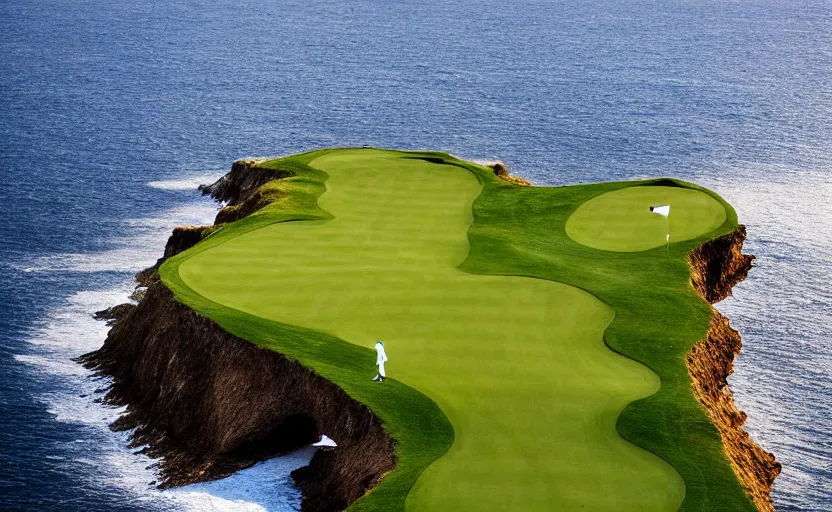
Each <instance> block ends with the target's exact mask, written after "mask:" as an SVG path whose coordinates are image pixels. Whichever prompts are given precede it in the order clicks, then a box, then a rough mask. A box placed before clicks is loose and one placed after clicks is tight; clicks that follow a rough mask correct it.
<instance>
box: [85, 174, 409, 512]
mask: <svg viewBox="0 0 832 512" xmlns="http://www.w3.org/2000/svg"><path fill="white" fill-rule="evenodd" d="M291 175H292V173H291V172H288V171H275V170H271V169H261V168H258V167H256V165H255V163H254V162H235V164H234V166H233V167H232V170H231V172H230V173H228V174H227V175H226V176H224V177H223V178H221V179H220V180H219V181H217V182H216V183H214V184H213V185H209V186H206V187H201V189H202V190H203V193H205V194H210V195H211V196H212V197H214V198H215V199H217V200H218V201H221V202H227V206H226V207H225V208H224V209H223V210H221V211H220V214H219V215H218V216H217V224H219V223H221V222H227V221H229V220H235V219H236V218H239V217H236V216H237V215H240V216H245V215H248V214H249V213H251V211H252V210H251V208H252V205H255V204H256V203H257V202H258V201H259V200H260V199H259V191H258V189H259V187H260V186H261V185H263V184H264V183H265V182H267V181H269V180H273V179H281V178H284V177H286V176H291ZM223 212H225V213H223ZM245 212H248V213H245ZM213 229H214V227H213V226H184V227H178V228H175V229H174V231H173V234H172V235H171V237H170V239H169V240H168V243H167V245H166V247H165V252H164V256H163V257H162V258H160V259H159V261H157V263H156V264H155V265H154V266H153V267H150V268H148V269H146V270H144V271H142V272H139V273H138V274H137V275H136V280H137V281H138V283H139V285H140V286H142V287H147V291H146V292H145V293H143V294H142V295H141V298H140V300H139V303H138V305H135V306H134V305H131V304H122V305H119V306H114V307H112V308H109V309H107V310H104V311H100V312H98V313H96V316H97V317H98V318H100V319H104V320H108V322H109V323H111V324H112V325H113V327H112V329H111V330H110V332H109V334H108V336H107V339H106V341H105V342H104V345H103V346H102V347H101V349H99V350H97V351H95V352H92V353H89V354H86V355H84V356H83V357H81V358H80V359H79V362H81V363H82V364H84V365H85V366H86V367H88V368H90V369H93V370H94V371H96V372H98V373H100V374H103V375H108V376H111V377H112V378H113V384H112V387H111V389H110V390H109V392H108V394H107V395H106V397H105V401H106V402H108V403H111V404H117V405H127V412H126V413H125V414H124V415H123V416H122V417H121V418H120V419H119V420H118V421H116V422H115V423H114V424H113V425H112V428H113V429H115V430H129V429H135V430H134V431H133V433H132V434H131V439H132V445H133V446H134V447H139V446H143V447H144V448H143V451H144V453H147V454H148V455H150V456H152V457H155V458H158V459H159V462H158V468H159V470H160V474H161V483H160V484H159V486H160V487H162V488H165V487H170V486H177V485H185V484H189V483H194V482H199V481H206V480H213V479H217V478H222V477H224V476H227V475H229V474H231V473H233V472H235V471H237V470H239V469H242V468H245V467H248V466H251V465H252V464H254V463H256V462H258V461H261V460H265V459H267V458H270V457H273V456H275V455H279V454H282V453H287V452H289V451H292V450H294V449H297V448H300V447H303V446H308V445H310V444H311V443H312V442H314V441H317V440H318V439H319V438H320V435H321V434H322V433H326V434H327V435H329V436H330V437H332V438H333V439H335V440H336V441H337V442H338V448H337V449H334V450H327V449H321V450H319V451H318V452H317V453H316V454H315V455H314V456H313V458H312V460H311V461H310V463H309V465H308V466H306V467H304V468H301V469H300V470H297V471H295V472H293V474H292V476H293V478H294V479H295V483H296V485H297V486H298V488H300V489H301V491H302V493H303V499H302V510H304V511H309V512H324V511H336V510H343V509H345V508H346V507H347V506H349V504H351V503H352V502H354V501H355V500H357V499H358V498H360V497H361V496H362V495H363V494H364V493H366V492H367V491H368V490H369V489H371V488H372V487H373V486H374V485H375V484H376V483H377V482H378V481H379V480H380V479H381V477H382V476H383V475H384V474H386V473H387V472H389V471H390V470H391V469H392V468H393V466H394V464H395V457H394V451H393V448H394V441H393V440H392V439H391V438H390V437H389V436H388V435H387V433H386V431H385V430H384V428H383V427H382V424H381V421H380V420H379V419H378V418H377V417H376V416H375V415H374V414H373V412H372V411H371V410H370V409H369V408H367V407H366V406H364V405H362V404H360V403H358V402H356V401H355V400H353V399H351V398H350V397H349V396H348V395H347V394H346V393H344V392H343V391H342V390H341V389H340V388H339V387H338V386H336V385H335V384H332V383H331V382H329V381H328V380H326V379H324V378H322V377H320V376H318V375H317V374H316V373H315V372H313V371H312V370H310V369H308V368H305V367H303V366H302V365H301V364H299V363H298V362H296V361H293V360H290V359H288V358H286V357H284V356H282V355H280V354H278V353H276V352H273V351H270V350H266V349H262V348H259V347H257V346H256V345H254V344H252V343H250V342H248V341H245V340H242V339H239V338H236V337H234V336H232V335H231V334H229V333H227V332H225V331H224V330H223V329H222V328H220V326H219V325H217V324H216V323H214V322H213V321H211V320H210V319H208V318H206V317H203V316H201V315H199V314H198V313H196V312H194V311H193V310H191V309H190V308H188V307H187V306H184V305H183V304H181V303H179V302H177V301H176V300H175V298H174V296H173V294H172V292H170V290H168V289H167V288H166V287H165V286H164V284H163V283H162V282H161V281H159V275H158V269H159V267H160V266H161V264H162V263H163V262H164V261H165V260H166V259H167V258H170V257H172V256H174V255H176V254H179V253H180V252H182V251H184V250H187V249H189V248H190V247H193V246H194V245H196V244H197V243H198V242H199V241H201V240H202V239H203V238H204V237H205V236H207V235H208V234H209V233H210V232H211V230H213Z"/></svg>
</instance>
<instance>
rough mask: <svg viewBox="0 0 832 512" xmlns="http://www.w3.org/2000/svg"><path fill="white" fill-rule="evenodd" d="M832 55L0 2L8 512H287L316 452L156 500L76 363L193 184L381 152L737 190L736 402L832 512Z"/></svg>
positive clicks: (802, 14)
mask: <svg viewBox="0 0 832 512" xmlns="http://www.w3.org/2000/svg"><path fill="white" fill-rule="evenodd" d="M830 34H832V2H830V1H829V0H812V1H806V0H794V1H789V2H782V1H777V0H759V1H723V0H702V1H699V0H688V1H673V0H671V1H666V2H653V1H644V0H599V1H596V2H567V1H557V0H540V1H531V0H527V1H511V0H501V1H496V0H495V1H479V0H471V1H468V2H440V1H436V0H424V1H421V2H415V1H410V0H404V1H401V2H388V1H382V0H378V1H370V0H355V1H352V2H338V1H334V0H329V1H314V0H312V1H308V0H307V1H299V0H287V1H281V2H253V1H247V0H242V1H234V2H232V1H227V0H226V1H222V0H220V1H200V0H197V1H191V2H181V3H174V4H171V3H168V2H161V1H151V0H135V1H132V2H104V1H100V0H77V1H73V2H69V1H65V0H4V1H3V2H0V168H2V170H3V174H2V175H3V186H2V187H0V215H1V216H2V217H1V218H2V222H0V240H2V244H0V282H2V283H3V285H2V286H0V411H2V414H0V508H2V509H3V510H44V511H49V510H55V511H58V510H172V509H173V510H263V509H268V510H279V511H283V510H294V509H296V508H297V507H298V504H299V501H298V500H299V497H298V495H297V491H295V490H294V489H293V488H292V487H291V485H290V481H289V477H288V472H289V471H290V469H291V468H292V467H295V466H298V465H302V464H303V463H304V461H305V460H307V459H308V457H309V455H310V454H309V453H308V452H300V453H298V454H294V455H293V456H291V457H290V458H285V459H275V460H273V461H269V462H266V463H264V464H261V465H258V466H256V467H254V468H251V469H250V470H247V471H245V472H241V473H239V474H237V475H235V476H233V477H231V478H229V479H226V480H223V481H219V482H214V483H210V484H201V485H198V486H193V487H189V488H184V489H176V490H169V491H164V492H161V491H157V490H155V489H154V488H153V487H152V485H151V483H152V482H153V480H154V479H155V478H156V477H155V475H154V472H153V470H152V469H147V466H149V465H150V464H151V463H152V461H150V460H149V459H146V458H144V457H143V456H140V455H135V454H133V453H132V452H131V450H128V449H127V448H126V444H125V437H124V436H123V435H121V434H113V433H111V432H109V430H107V428H106V425H107V422H108V421H110V420H111V419H112V418H114V417H115V416H116V415H117V413H118V411H117V410H114V409H110V408H106V407H103V406H101V405H100V404H98V403H96V402H95V399H96V398H98V397H100V395H101V390H102V388H104V387H105V386H106V381H104V380H96V379H93V378H92V377H91V376H90V375H89V374H88V373H87V372H86V371H84V370H83V369H82V368H80V367H78V366H77V365H75V364H74V363H72V362H71V360H70V359H71V358H72V357H75V356H77V355H79V354H81V353H84V352H86V351H89V350H92V349H94V348H96V347H97V346H99V345H100V343H101V342H102V340H103V337H104V336H105V333H106V327H105V326H103V325H102V324H100V323H97V322H95V321H93V320H92V319H90V317H89V314H90V313H91V312H92V311H94V310H96V309H100V308H103V307H105V306H107V305H111V304H115V303H118V302H122V301H124V300H126V297H127V295H128V294H129V292H130V290H131V286H132V283H131V276H132V274H133V273H134V272H135V271H136V270H138V269H140V268H142V267H144V266H146V265H148V264H151V263H152V262H153V261H154V260H155V259H156V257H158V255H159V254H160V253H161V250H162V247H163V244H164V241H165V238H166V236H167V233H168V232H169V230H170V228H171V227H172V226H174V225H177V224H185V223H205V222H209V221H210V219H211V218H212V216H213V214H214V212H215V208H214V206H213V205H211V204H210V203H209V202H207V201H205V200H201V199H198V198H197V196H196V195H195V194H194V193H192V192H190V190H191V189H192V187H193V186H195V185H196V184H197V183H199V182H205V181H210V180H212V179H214V178H216V177H217V176H219V175H220V174H222V173H223V172H224V171H225V170H226V169H227V168H228V167H229V164H230V162H231V161H232V160H234V159H236V158H240V157H245V156H259V155H274V154H285V153H291V152H295V151H300V150H306V149H311V148H316V147H322V146H331V145H361V144H372V145H378V146H389V147H405V148H435V149H444V150H447V151H451V152H453V153H455V154H458V155H460V156H464V157H470V158H499V159H502V160H504V161H506V162H507V163H508V165H509V166H510V168H511V169H512V170H513V171H514V172H515V173H518V174H520V175H523V176H526V177H528V178H530V179H532V180H533V181H534V182H535V183H537V184H550V185H555V184H567V183H575V182H588V181H597V180H618V179H630V178H634V177H652V176H667V175H669V176H675V177H680V178H683V179H689V180H693V181H697V182H699V183H702V184H704V185H706V186H709V187H712V188H714V189H715V190H716V191H718V192H719V193H721V194H722V195H723V196H724V197H725V198H726V199H727V200H729V201H730V202H731V203H732V204H733V205H735V206H736V208H737V210H738V212H739V215H740V218H741V220H742V221H743V222H745V223H746V224H747V225H748V232H749V241H748V243H747V249H748V251H750V252H751V253H754V254H756V255H757V263H758V264H757V268H756V269H754V271H753V272H752V273H751V276H750V277H749V279H748V280H747V281H746V282H744V283H742V284H741V285H740V286H738V287H737V289H736V290H735V293H734V297H733V298H731V299H728V300H726V301H725V302H724V303H723V304H721V305H720V306H719V307H720V309H721V310H723V311H724V312H726V314H727V315H728V316H729V318H731V320H732V323H733V325H734V326H735V327H737V328H738V329H739V330H740V331H741V333H742V335H743V340H744V344H745V348H744V352H743V354H742V355H741V356H740V357H739V359H738V360H737V364H736V370H737V372H736V374H735V375H734V376H733V377H732V379H731V383H732V386H733V387H734V390H735V396H736V399H737V402H738V403H739V405H740V406H741V408H743V409H744V410H746V411H747V412H748V413H749V416H750V419H749V422H748V426H747V428H748V430H749V431H750V432H751V433H752V435H753V437H754V438H755V439H756V440H757V441H758V442H759V443H760V444H762V445H763V447H765V448H766V449H767V450H771V451H773V452H775V453H776V454H777V457H778V459H779V460H780V461H781V462H782V463H783V464H784V471H783V474H782V476H781V477H780V478H779V479H778V481H777V484H776V486H775V490H774V498H775V501H776V504H777V508H778V509H779V510H784V511H787V510H832V490H831V489H830V482H832V468H831V467H830V461H832V434H830V433H832V390H830V374H831V373H832V344H831V343H830V334H829V333H830V332H832V314H831V313H832V293H831V292H830V287H829V284H828V282H829V279H830V277H832V206H830V205H832V37H830Z"/></svg>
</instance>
